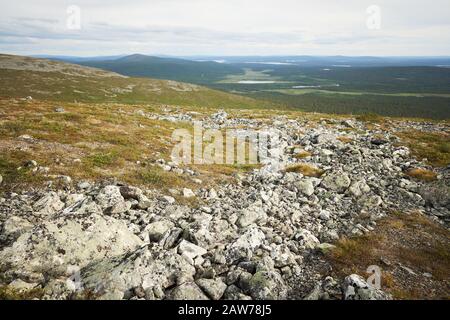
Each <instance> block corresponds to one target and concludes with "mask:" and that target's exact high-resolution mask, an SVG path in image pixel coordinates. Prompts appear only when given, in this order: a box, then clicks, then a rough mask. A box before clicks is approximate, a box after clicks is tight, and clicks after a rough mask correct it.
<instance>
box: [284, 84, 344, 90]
mask: <svg viewBox="0 0 450 320" xmlns="http://www.w3.org/2000/svg"><path fill="white" fill-rule="evenodd" d="M329 87H340V84H339V83H336V84H331V85H328V86H321V85H317V86H293V87H292V89H318V88H329Z"/></svg>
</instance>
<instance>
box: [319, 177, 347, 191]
mask: <svg viewBox="0 0 450 320" xmlns="http://www.w3.org/2000/svg"><path fill="white" fill-rule="evenodd" d="M350 183H351V180H350V178H349V176H348V175H347V174H346V173H343V172H335V173H331V174H329V175H327V176H326V177H325V178H324V179H323V180H322V185H323V186H324V188H326V189H328V190H332V191H336V192H339V193H342V192H344V191H345V190H346V189H347V188H348V187H349V186H350Z"/></svg>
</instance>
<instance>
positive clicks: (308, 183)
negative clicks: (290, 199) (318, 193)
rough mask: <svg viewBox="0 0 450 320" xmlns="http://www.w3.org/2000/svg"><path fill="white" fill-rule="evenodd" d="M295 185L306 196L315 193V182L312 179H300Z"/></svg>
mask: <svg viewBox="0 0 450 320" xmlns="http://www.w3.org/2000/svg"><path fill="white" fill-rule="evenodd" d="M295 186H296V187H297V189H298V191H300V192H301V193H302V194H304V195H305V196H311V195H312V194H314V184H313V182H312V179H303V180H300V181H298V182H297V183H296V184H295Z"/></svg>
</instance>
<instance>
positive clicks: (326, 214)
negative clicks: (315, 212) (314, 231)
mask: <svg viewBox="0 0 450 320" xmlns="http://www.w3.org/2000/svg"><path fill="white" fill-rule="evenodd" d="M330 217H331V213H330V211H328V210H321V211H320V214H319V218H320V219H322V220H329V219H330Z"/></svg>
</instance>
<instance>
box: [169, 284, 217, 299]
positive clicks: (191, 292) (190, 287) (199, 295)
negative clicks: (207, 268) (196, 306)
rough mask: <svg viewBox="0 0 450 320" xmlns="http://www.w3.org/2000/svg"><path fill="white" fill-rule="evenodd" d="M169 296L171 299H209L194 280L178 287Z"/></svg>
mask: <svg viewBox="0 0 450 320" xmlns="http://www.w3.org/2000/svg"><path fill="white" fill-rule="evenodd" d="M167 298H168V299H169V300H209V299H208V297H207V296H206V295H205V294H204V293H203V291H202V290H201V289H200V288H199V287H198V286H197V285H196V284H195V283H194V282H191V283H184V284H182V285H181V286H178V287H176V288H175V289H173V290H172V291H171V292H170V293H169V295H168V297H167Z"/></svg>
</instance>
